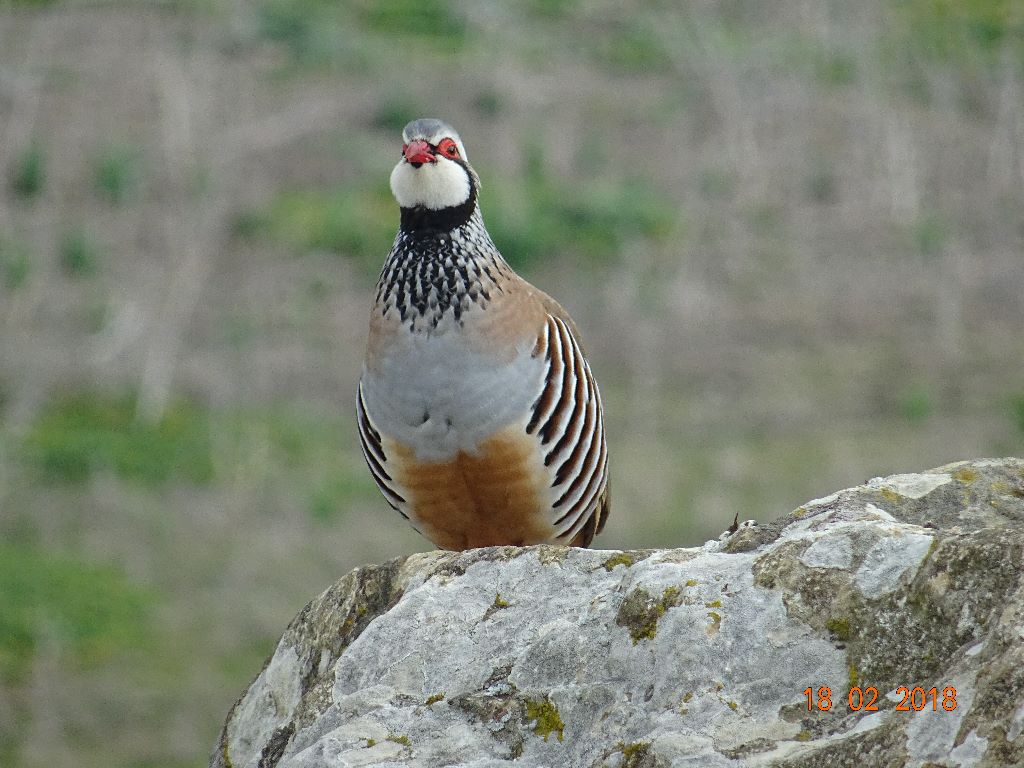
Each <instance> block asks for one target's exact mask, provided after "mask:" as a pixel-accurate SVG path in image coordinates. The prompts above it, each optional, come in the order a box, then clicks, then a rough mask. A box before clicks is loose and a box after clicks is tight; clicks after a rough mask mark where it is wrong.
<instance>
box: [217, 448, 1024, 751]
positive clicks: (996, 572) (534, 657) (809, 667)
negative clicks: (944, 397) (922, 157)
mask: <svg viewBox="0 0 1024 768" xmlns="http://www.w3.org/2000/svg"><path fill="white" fill-rule="evenodd" d="M1022 572H1024V461H1022V460H1019V459H993V460H980V461H974V462H962V463H959V464H954V465H950V466H947V467H941V468H939V469H936V470H931V471H928V472H922V473H916V474H901V475H893V476H891V477H888V478H876V479H874V480H871V481H869V482H868V483H866V484H864V485H862V486H859V487H856V488H851V489H847V490H844V491H839V492H836V493H833V494H831V495H829V496H826V497H823V498H821V499H816V500H814V501H811V502H808V503H807V504H804V505H803V506H801V507H800V508H799V509H798V510H796V511H794V512H793V513H791V514H789V515H787V516H784V517H782V518H780V519H779V520H776V521H773V522H770V523H766V524H764V525H760V526H752V525H749V524H745V525H744V526H742V527H740V528H739V529H738V530H736V531H735V532H734V533H732V534H731V535H725V534H723V536H722V537H721V538H720V539H719V540H716V541H711V542H708V543H706V544H705V545H704V546H703V547H700V548H692V549H672V550H669V549H666V550H646V551H636V552H599V551H592V550H579V549H565V548H561V547H547V546H541V547H525V548H516V547H496V548H489V549H481V550H472V551H468V552H462V553H450V552H431V553H424V554H417V555H412V556H409V557H407V558H400V559H398V560H394V561H391V562H388V563H384V564H382V565H379V566H368V567H364V568H359V569H356V570H355V571H353V572H352V573H350V574H348V575H347V576H345V577H344V578H343V579H341V580H340V581H338V582H337V583H336V584H334V585H333V586H332V587H330V588H329V589H328V590H327V591H325V592H324V593H323V594H322V595H320V596H319V597H317V598H315V599H314V600H313V601H311V602H310V604H309V605H307V606H306V607H305V608H304V609H303V610H302V611H301V612H300V613H299V615H298V616H297V617H296V618H295V620H294V621H293V622H292V623H291V625H290V626H289V627H288V628H287V629H286V631H285V632H284V635H283V636H282V638H281V640H280V642H279V643H278V645H277V648H276V649H275V651H274V654H273V656H272V657H271V658H270V659H269V660H268V662H267V664H266V666H265V667H264V669H263V670H262V671H261V672H260V673H259V675H258V676H257V677H256V679H255V680H254V681H253V683H252V684H251V685H250V686H249V688H248V690H247V691H246V692H245V693H244V694H243V695H242V697H241V698H240V699H239V701H238V702H237V703H236V704H235V706H234V708H233V709H232V710H231V712H230V713H229V715H228V718H227V721H226V723H225V725H224V728H223V730H222V733H221V738H220V741H219V743H218V745H217V747H216V748H215V750H214V752H213V755H212V757H211V766H215V767H216V768H226V767H227V766H231V767H232V768H243V766H246V767H247V766H253V767H254V768H255V767H257V766H259V768H301V767H304V766H309V767H310V768H312V766H317V767H318V768H319V767H320V766H350V765H352V766H354V765H387V766H399V765H401V766H436V765H459V766H469V767H471V768H492V767H493V766H498V765H504V764H506V763H507V762H508V761H510V760H516V761H517V762H518V764H520V765H527V766H569V767H570V768H576V767H577V766H578V767H579V768H598V767H601V766H607V767H608V768H640V767H641V766H643V767H644V768H652V767H654V766H673V765H701V766H711V767H712V768H714V767H716V766H722V767H723V768H724V766H729V767H730V768H734V767H736V766H783V767H790V768H797V766H800V767H801V768H803V767H804V766H883V765H884V766H889V765H916V766H924V765H942V766H965V767H966V766H972V767H973V768H988V767H989V766H991V767H992V768H995V766H1000V768H1001V767H1002V766H1010V765H1024V576H1022ZM855 686H856V688H857V689H858V690H861V691H867V690H868V689H877V692H878V694H877V702H876V703H877V707H878V711H868V710H867V709H866V708H864V707H859V708H856V709H855V708H854V707H852V706H851V703H850V702H851V701H853V702H857V701H859V699H856V698H855V697H853V696H852V695H849V694H850V691H851V689H852V688H853V687H855ZM901 687H906V688H907V689H908V690H911V689H913V688H920V689H921V691H922V692H927V691H929V690H930V689H932V688H933V687H934V688H935V689H936V690H937V691H938V692H939V693H938V696H939V698H938V701H939V702H941V701H942V698H941V697H942V695H943V694H942V691H944V690H947V691H948V690H949V689H952V688H955V707H954V708H952V709H943V707H942V706H937V707H936V708H934V709H933V708H932V706H931V703H930V701H929V704H928V706H926V707H923V708H921V709H919V710H918V711H915V710H914V709H913V707H910V708H909V710H908V711H901V710H899V709H898V708H897V707H898V705H899V703H900V698H901V695H900V694H899V693H898V689H900V688H901ZM808 688H810V689H812V690H813V691H815V696H814V697H812V698H813V699H814V703H815V706H812V708H811V709H810V710H808V697H807V695H806V694H805V690H806V689H808ZM823 688H827V689H828V690H829V692H830V693H829V695H830V699H829V700H830V701H831V704H832V706H831V709H829V710H828V711H823V710H820V709H818V708H817V706H816V703H817V701H818V699H817V692H818V691H819V689H823ZM918 698H920V697H918ZM948 703H949V700H947V704H948Z"/></svg>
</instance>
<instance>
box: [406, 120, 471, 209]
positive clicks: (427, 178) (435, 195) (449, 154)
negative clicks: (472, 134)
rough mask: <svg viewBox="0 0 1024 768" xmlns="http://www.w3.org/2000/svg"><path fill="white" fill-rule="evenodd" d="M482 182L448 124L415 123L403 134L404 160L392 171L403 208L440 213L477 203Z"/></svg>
mask: <svg viewBox="0 0 1024 768" xmlns="http://www.w3.org/2000/svg"><path fill="white" fill-rule="evenodd" d="M479 186H480V182H479V180H478V179H477V177H476V173H474V171H473V169H472V168H471V167H470V165H469V162H468V161H467V159H466V149H465V147H463V146H462V139H460V138H459V134H457V133H456V132H455V129H454V128H452V127H451V126H450V125H448V124H447V123H445V122H443V121H441V120H435V119H433V118H421V119H419V120H413V121H412V122H411V123H409V124H408V125H407V126H405V130H403V131H402V159H401V160H399V161H398V165H396V166H395V169H394V170H393V171H392V172H391V192H392V193H393V194H394V196H395V199H396V200H397V201H398V204H399V205H400V206H401V207H402V208H417V209H427V210H428V211H440V210H443V209H445V208H454V207H458V206H464V205H466V204H467V203H469V202H470V201H471V200H472V201H475V199H476V191H477V189H479Z"/></svg>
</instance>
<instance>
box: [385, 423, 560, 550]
mask: <svg viewBox="0 0 1024 768" xmlns="http://www.w3.org/2000/svg"><path fill="white" fill-rule="evenodd" d="M389 442H390V443H391V444H390V445H389V446H388V447H387V452H388V454H389V461H388V464H389V469H390V467H391V466H392V465H393V466H394V479H395V480H396V481H397V483H398V485H399V486H400V488H401V491H400V492H401V494H402V496H403V497H404V498H405V499H406V501H407V502H408V504H409V506H408V509H407V512H408V513H409V516H410V518H411V519H412V520H413V522H414V523H415V524H416V527H417V528H418V529H419V530H420V531H421V532H422V533H423V534H424V535H425V536H427V538H429V539H430V540H431V541H433V542H434V544H436V545H437V546H438V547H441V548H442V549H454V550H461V549H471V548H474V547H489V546H497V545H506V544H512V545H518V546H522V545H527V544H539V543H542V542H545V541H549V540H550V539H551V538H552V537H553V536H554V530H553V529H552V527H551V522H550V521H551V508H550V503H551V501H550V496H549V493H548V489H547V488H546V487H545V484H546V482H547V480H546V478H547V474H546V473H545V472H544V471H543V465H542V463H541V458H540V452H539V450H538V445H537V441H536V440H535V439H534V438H533V437H532V436H530V435H528V434H526V432H525V431H524V430H523V428H522V426H521V425H518V424H513V425H511V426H509V427H506V428H505V429H502V430H501V431H499V432H498V433H497V434H495V435H494V436H492V437H491V438H489V439H487V440H485V441H484V442H482V443H481V444H480V445H479V446H478V447H477V450H475V451H473V452H466V451H461V452H459V453H458V454H456V455H455V456H454V457H453V458H451V459H449V460H445V461H436V462H424V461H420V460H417V459H416V458H415V456H414V454H413V451H412V449H411V448H409V447H408V446H405V445H402V444H399V443H395V442H393V441H389ZM392 456H393V457H394V459H393V461H392V459H391V458H390V457H392Z"/></svg>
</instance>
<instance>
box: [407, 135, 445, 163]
mask: <svg viewBox="0 0 1024 768" xmlns="http://www.w3.org/2000/svg"><path fill="white" fill-rule="evenodd" d="M402 153H403V154H404V155H405V159H406V160H408V161H409V162H410V163H412V164H413V165H415V166H419V165H422V164H423V163H436V162H437V157H436V156H435V155H434V153H433V151H431V149H430V145H429V144H428V143H427V142H425V141H424V140H423V139H416V140H415V141H410V142H409V143H408V144H406V145H405V146H404V147H403V148H402Z"/></svg>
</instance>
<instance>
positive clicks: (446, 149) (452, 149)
mask: <svg viewBox="0 0 1024 768" xmlns="http://www.w3.org/2000/svg"><path fill="white" fill-rule="evenodd" d="M437 148H438V150H439V151H441V152H443V153H444V154H445V155H446V156H448V157H458V156H459V147H458V145H457V144H456V143H455V141H454V140H452V139H441V141H439V142H438V144H437Z"/></svg>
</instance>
